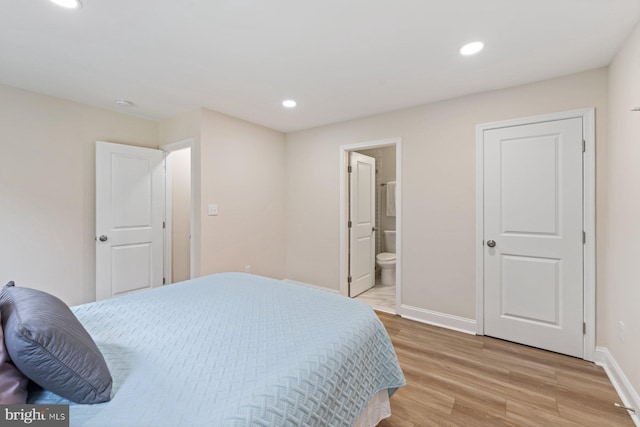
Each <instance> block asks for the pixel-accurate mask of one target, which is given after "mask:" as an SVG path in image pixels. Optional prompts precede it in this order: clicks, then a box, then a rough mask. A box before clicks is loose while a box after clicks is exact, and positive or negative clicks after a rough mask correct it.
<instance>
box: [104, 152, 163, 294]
mask: <svg viewBox="0 0 640 427" xmlns="http://www.w3.org/2000/svg"><path fill="white" fill-rule="evenodd" d="M163 158H164V156H163V152H162V151H160V150H153V149H149V148H142V147H132V146H129V145H122V144H112V143H108V142H101V141H98V142H96V299H97V300H101V299H105V298H110V297H112V296H115V295H121V294H126V293H129V292H133V291H138V290H142V289H147V288H153V287H156V286H161V285H162V280H163V279H162V277H163V275H162V272H163V271H162V270H163V229H162V226H163V224H162V222H163V215H164V206H163V204H164V182H163V170H162V168H163Z"/></svg>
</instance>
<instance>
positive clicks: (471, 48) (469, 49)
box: [460, 42, 484, 55]
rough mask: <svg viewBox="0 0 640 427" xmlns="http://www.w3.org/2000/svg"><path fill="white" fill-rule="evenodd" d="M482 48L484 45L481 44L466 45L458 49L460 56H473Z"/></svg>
mask: <svg viewBox="0 0 640 427" xmlns="http://www.w3.org/2000/svg"><path fill="white" fill-rule="evenodd" d="M483 47H484V43H482V42H471V43H467V44H465V45H464V46H462V47H461V48H460V53H461V54H462V55H473V54H475V53H478V52H480V51H481V50H482V48H483Z"/></svg>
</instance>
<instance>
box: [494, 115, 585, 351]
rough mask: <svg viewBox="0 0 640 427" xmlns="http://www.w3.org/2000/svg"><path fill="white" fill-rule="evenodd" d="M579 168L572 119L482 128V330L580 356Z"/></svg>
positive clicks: (576, 123)
mask: <svg viewBox="0 0 640 427" xmlns="http://www.w3.org/2000/svg"><path fill="white" fill-rule="evenodd" d="M582 167H583V165H582V119H580V118H575V119H566V120H558V121H551V122H545V123H537V124H530V125H521V126H512V127H506V128H500V129H491V130H488V131H485V134H484V174H485V176H484V210H485V212H484V218H485V222H484V236H485V247H484V251H485V252H484V260H485V261H484V262H485V268H484V271H485V286H484V289H485V295H484V300H485V325H484V326H485V333H486V334H487V335H491V336H495V337H498V338H503V339H507V340H510V341H515V342H520V343H523V344H527V345H531V346H534V347H540V348H544V349H548V350H552V351H556V352H560V353H564V354H569V355H573V356H578V357H582V354H583V327H582V324H583V246H582V245H583V241H582V231H583V225H582V223H583V221H582V218H583V214H582V176H583V175H582ZM489 241H494V242H495V247H493V248H492V247H489V246H488V245H487V244H486V243H488V242H489Z"/></svg>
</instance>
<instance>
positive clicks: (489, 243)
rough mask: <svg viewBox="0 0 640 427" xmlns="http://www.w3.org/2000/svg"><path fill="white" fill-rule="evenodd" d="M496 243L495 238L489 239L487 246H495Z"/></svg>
mask: <svg viewBox="0 0 640 427" xmlns="http://www.w3.org/2000/svg"><path fill="white" fill-rule="evenodd" d="M495 245H496V242H495V240H488V241H487V246H489V247H490V248H493V247H494V246H495Z"/></svg>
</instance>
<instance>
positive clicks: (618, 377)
mask: <svg viewBox="0 0 640 427" xmlns="http://www.w3.org/2000/svg"><path fill="white" fill-rule="evenodd" d="M596 364H597V365H600V366H602V367H603V368H604V371H605V372H606V373H607V376H608V377H609V380H611V383H612V384H613V387H614V388H615V389H616V391H617V392H618V396H620V400H622V404H623V405H624V406H627V407H630V408H634V409H635V410H636V413H635V414H634V413H633V412H631V411H629V415H631V419H632V420H633V422H634V423H635V425H636V426H638V427H640V417H639V415H640V413H638V412H640V396H638V393H637V392H636V390H635V389H634V388H633V386H632V385H631V383H630V382H629V379H628V378H627V377H626V375H625V374H624V372H622V369H621V368H620V365H618V362H616V360H615V359H614V358H613V355H612V354H611V353H610V352H609V349H608V348H606V347H596ZM621 411H622V409H621Z"/></svg>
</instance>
